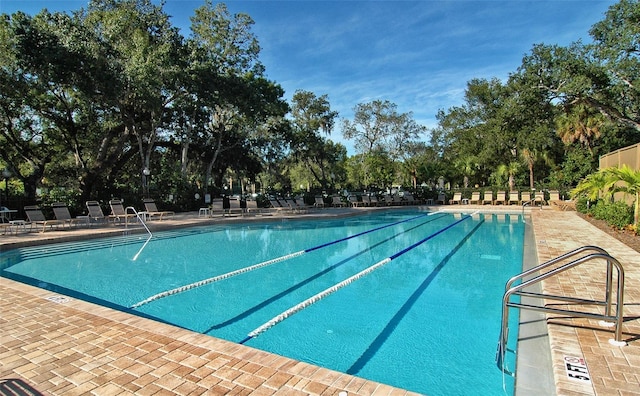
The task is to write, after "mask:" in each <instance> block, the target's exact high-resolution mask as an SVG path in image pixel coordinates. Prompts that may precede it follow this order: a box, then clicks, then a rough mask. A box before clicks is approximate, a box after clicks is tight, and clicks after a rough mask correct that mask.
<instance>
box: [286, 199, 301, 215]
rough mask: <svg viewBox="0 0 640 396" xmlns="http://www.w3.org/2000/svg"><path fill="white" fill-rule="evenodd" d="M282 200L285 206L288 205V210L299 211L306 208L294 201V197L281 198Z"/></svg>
mask: <svg viewBox="0 0 640 396" xmlns="http://www.w3.org/2000/svg"><path fill="white" fill-rule="evenodd" d="M282 201H283V202H284V204H285V205H286V207H288V208H289V210H290V211H292V212H298V213H300V212H304V211H306V208H304V207H302V206H300V205H298V203H297V202H296V201H295V199H289V198H283V199H282ZM283 206H284V205H283Z"/></svg>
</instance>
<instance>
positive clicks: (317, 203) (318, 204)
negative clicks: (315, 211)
mask: <svg viewBox="0 0 640 396" xmlns="http://www.w3.org/2000/svg"><path fill="white" fill-rule="evenodd" d="M313 206H315V207H316V208H324V198H322V197H316V198H315V202H314V203H313Z"/></svg>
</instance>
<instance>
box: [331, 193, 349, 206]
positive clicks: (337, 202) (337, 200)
mask: <svg viewBox="0 0 640 396" xmlns="http://www.w3.org/2000/svg"><path fill="white" fill-rule="evenodd" d="M331 206H333V207H334V208H335V207H343V206H346V204H345V203H344V202H342V198H340V197H339V196H337V195H334V196H333V197H332V198H331Z"/></svg>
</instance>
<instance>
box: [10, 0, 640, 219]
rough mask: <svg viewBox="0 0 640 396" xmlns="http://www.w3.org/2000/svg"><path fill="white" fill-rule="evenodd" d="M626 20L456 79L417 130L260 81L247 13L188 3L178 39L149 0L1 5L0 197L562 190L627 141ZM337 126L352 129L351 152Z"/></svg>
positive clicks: (183, 200) (390, 107) (394, 113)
mask: <svg viewBox="0 0 640 396" xmlns="http://www.w3.org/2000/svg"><path fill="white" fill-rule="evenodd" d="M638 15H640V5H639V4H638V2H637V1H631V0H621V1H620V2H618V3H616V4H614V5H612V6H611V7H610V9H609V11H608V12H607V14H606V15H605V17H604V19H603V20H602V21H600V22H598V23H596V24H595V25H594V26H593V27H592V29H591V30H590V34H591V37H592V38H593V40H592V42H590V43H589V44H583V43H582V42H579V41H577V42H575V43H572V44H570V45H568V46H559V45H553V44H534V45H533V46H532V48H531V50H530V51H529V52H528V53H527V54H525V55H524V57H523V59H522V62H521V65H520V66H519V67H518V69H517V70H514V71H513V72H512V73H511V74H510V75H509V77H508V78H507V79H506V80H504V81H503V80H500V79H497V78H490V79H486V78H474V79H472V80H470V81H468V82H467V87H466V91H465V95H464V100H463V103H461V104H459V105H457V106H453V107H451V108H449V109H440V110H439V111H438V113H437V115H436V118H437V126H435V127H434V128H431V129H428V128H426V127H425V126H423V125H420V124H419V123H418V122H417V121H416V120H414V118H413V113H412V112H401V111H399V110H398V106H397V105H396V104H395V103H393V102H392V101H390V100H384V99H378V100H373V101H371V102H367V103H358V104H354V116H353V118H352V119H345V118H343V119H342V120H341V121H340V122H337V120H338V118H339V117H340V115H339V114H338V112H336V111H335V110H333V109H332V107H331V103H330V98H329V97H328V96H327V95H326V94H322V93H314V92H309V91H306V90H304V89H302V88H301V89H299V90H297V91H296V92H295V93H294V94H293V96H292V99H291V101H290V103H287V101H286V100H284V96H285V92H284V90H283V89H282V87H281V86H280V85H279V84H278V83H277V82H275V81H270V80H269V79H268V78H266V77H265V76H266V73H265V72H266V70H265V67H264V65H263V64H262V63H261V62H260V43H259V40H258V37H257V36H256V35H255V34H254V33H253V31H252V26H253V24H254V21H253V20H252V18H251V17H250V16H249V15H247V14H242V13H239V14H235V15H232V14H231V13H230V12H229V10H228V9H227V7H226V6H225V5H224V4H223V3H219V4H214V3H213V2H212V0H205V1H204V3H203V5H202V6H201V7H199V8H197V9H196V10H195V11H194V15H193V16H192V18H191V34H190V36H189V37H184V36H183V35H182V34H181V33H180V31H179V30H178V29H177V28H176V27H174V26H172V25H171V23H170V19H169V17H168V15H167V14H166V12H165V11H164V9H163V6H162V4H160V5H156V4H154V3H152V2H151V0H92V1H91V2H90V3H89V4H88V6H87V7H86V9H80V10H77V11H75V12H73V13H71V14H66V13H58V12H56V13H50V12H48V11H47V10H42V11H41V12H40V13H38V14H37V15H34V16H30V15H26V14H24V13H22V12H16V13H14V14H12V15H6V14H3V15H2V16H1V17H0V147H1V149H0V168H1V169H5V170H6V171H7V172H8V173H7V174H10V175H11V176H10V179H11V186H10V187H9V188H7V190H10V191H4V192H5V194H4V196H5V197H6V196H7V195H9V192H11V193H12V195H13V197H14V198H17V197H22V198H21V201H23V202H25V203H26V202H28V203H32V202H36V201H38V200H43V201H46V200H47V199H53V198H60V199H61V198H64V199H67V200H69V201H75V202H76V203H77V202H83V201H85V200H89V199H103V200H106V199H108V198H110V197H112V196H120V197H125V196H127V197H130V198H131V199H133V200H136V199H139V198H140V196H141V195H147V194H153V195H154V196H155V197H156V198H162V199H164V200H165V201H167V202H171V203H173V204H175V205H176V206H180V207H184V208H185V209H186V208H189V207H190V206H192V205H196V204H197V202H194V199H193V197H194V195H195V194H196V193H198V194H199V195H200V196H204V195H206V194H219V193H221V192H224V191H225V190H224V188H225V187H226V188H232V187H237V186H238V185H240V186H242V189H241V190H240V191H237V192H238V193H242V194H246V193H249V192H254V191H256V192H265V193H272V192H277V193H283V194H288V193H295V192H296V191H297V192H300V193H311V194H313V193H321V192H326V191H337V190H343V189H350V190H365V189H368V190H374V189H389V188H391V187H393V186H403V187H405V188H412V189H421V188H422V189H423V188H424V187H425V186H426V187H427V189H429V190H431V189H433V188H439V187H440V186H441V185H442V182H443V181H444V182H447V183H449V185H450V186H451V187H452V188H455V187H459V188H465V187H466V188H471V187H473V188H476V187H475V186H478V187H482V188H487V189H489V188H518V187H519V188H529V189H531V188H550V187H552V188H555V189H558V188H560V189H565V190H568V189H570V188H572V187H573V186H575V185H576V184H577V183H578V182H579V181H580V180H581V179H582V178H583V177H584V176H586V175H588V174H590V173H592V172H593V171H594V170H596V169H597V159H598V156H599V155H602V154H604V153H606V152H609V151H611V150H615V149H617V148H620V147H624V146H626V145H629V144H633V143H636V142H638V141H640V119H639V118H638V114H639V113H640V108H638V106H640V104H639V103H640V100H639V99H640V95H639V93H638V88H637V85H638V83H637V82H638V81H640V75H639V73H640V64H639V59H638V54H639V51H640V48H638V45H639V44H638V43H640V29H638V24H637V20H638ZM335 129H340V132H341V134H342V136H343V137H344V138H345V139H347V140H351V141H353V142H354V146H355V148H356V152H355V153H353V154H352V155H351V156H349V155H348V153H347V150H346V148H345V146H344V145H342V144H340V143H336V142H334V141H333V140H332V136H336V135H335V132H336V131H335ZM234 180H235V182H234ZM249 185H251V186H252V187H251V188H249ZM227 192H229V191H227ZM230 193H236V191H230Z"/></svg>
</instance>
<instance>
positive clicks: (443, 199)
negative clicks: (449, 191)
mask: <svg viewBox="0 0 640 396" xmlns="http://www.w3.org/2000/svg"><path fill="white" fill-rule="evenodd" d="M436 203H441V204H443V205H444V204H446V203H447V196H446V194H444V193H442V194H438V199H437V200H436Z"/></svg>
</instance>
